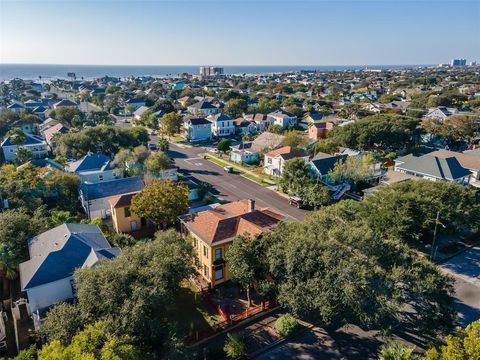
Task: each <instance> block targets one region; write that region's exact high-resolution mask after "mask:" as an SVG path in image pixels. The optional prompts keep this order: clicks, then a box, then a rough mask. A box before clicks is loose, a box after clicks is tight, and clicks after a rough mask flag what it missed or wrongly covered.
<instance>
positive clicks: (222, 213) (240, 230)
mask: <svg viewBox="0 0 480 360" xmlns="http://www.w3.org/2000/svg"><path fill="white" fill-rule="evenodd" d="M179 219H180V222H181V231H182V233H183V234H184V235H185V236H187V237H188V238H190V239H191V240H192V243H193V247H194V251H195V252H196V254H197V256H198V260H199V261H198V270H199V275H200V277H201V280H203V281H202V282H203V283H207V284H208V285H209V286H216V285H219V284H222V283H224V282H226V281H228V280H230V278H231V274H230V272H229V269H228V263H227V262H226V261H225V254H226V253H227V252H228V248H229V246H230V245H231V244H232V242H233V241H234V239H235V237H236V236H239V235H247V236H250V237H256V236H258V235H260V234H261V233H262V232H264V231H267V230H269V229H271V228H272V227H274V226H275V225H277V224H279V223H280V222H281V221H283V220H284V219H285V217H284V216H283V215H282V214H280V213H279V212H277V211H275V210H272V209H269V208H263V209H262V208H261V209H257V208H256V207H255V201H254V200H239V201H235V202H231V203H228V204H225V205H220V206H217V207H215V208H214V209H208V210H205V211H200V212H197V213H195V214H186V215H182V216H180V217H179Z"/></svg>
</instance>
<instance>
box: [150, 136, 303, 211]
mask: <svg viewBox="0 0 480 360" xmlns="http://www.w3.org/2000/svg"><path fill="white" fill-rule="evenodd" d="M151 138H152V141H153V142H156V141H158V140H157V139H156V138H155V137H153V136H152V137H151ZM203 152H205V150H204V149H203V148H201V147H197V148H181V147H179V146H177V145H175V144H170V150H169V151H168V155H169V156H170V157H171V158H173V159H174V160H175V165H177V166H178V167H179V172H180V173H182V174H183V175H185V176H189V177H191V178H194V179H197V180H198V181H204V182H208V183H210V184H211V185H212V186H213V189H214V190H213V193H214V194H215V195H218V196H220V197H221V198H223V199H225V200H228V201H235V200H240V199H253V200H255V201H256V204H257V205H258V206H260V207H270V208H273V209H276V210H278V211H280V212H281V213H282V214H284V215H287V216H288V217H290V218H292V219H294V220H303V219H304V218H305V215H306V213H307V212H306V211H305V210H300V209H297V208H295V207H293V206H291V205H290V204H289V203H288V200H287V199H286V198H284V197H282V196H280V195H278V194H277V193H276V192H274V191H273V190H270V189H267V188H265V187H262V186H260V185H258V184H256V183H254V182H253V181H250V180H248V179H246V178H244V177H242V176H240V174H229V173H227V172H225V171H224V170H223V168H222V167H221V166H219V165H217V164H214V163H212V162H210V161H208V160H205V159H203V157H200V154H201V153H203Z"/></svg>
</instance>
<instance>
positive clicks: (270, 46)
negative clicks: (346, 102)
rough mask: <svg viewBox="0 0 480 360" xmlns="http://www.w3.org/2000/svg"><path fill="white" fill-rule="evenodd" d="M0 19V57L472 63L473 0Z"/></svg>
mask: <svg viewBox="0 0 480 360" xmlns="http://www.w3.org/2000/svg"><path fill="white" fill-rule="evenodd" d="M0 23H1V25H0V62H1V63H37V64H40V63H46V64H49V63H51V64H52V63H53V64H119V65H120V64H125V65H177V64H178V65H194V64H222V65H294V64H298V65H344V64H352V65H353V64H436V63H440V62H448V61H449V59H450V58H453V57H462V58H467V60H468V61H470V60H480V0H470V1H462V0H437V1H435V0H417V1H402V0H376V1H364V0H336V1H321V0H319V1H315V0H256V1H253V0H250V1H234V0H217V1H201V0H196V1H187V0H176V1H173V0H163V1H162V0H159V1H137V0H131V1H113V0H112V1H101V0H97V1H67V0H65V1H42V0H36V1H6V0H0Z"/></svg>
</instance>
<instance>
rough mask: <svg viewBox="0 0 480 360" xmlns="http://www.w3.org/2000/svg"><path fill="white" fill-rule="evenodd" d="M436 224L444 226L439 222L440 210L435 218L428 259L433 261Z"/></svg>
mask: <svg viewBox="0 0 480 360" xmlns="http://www.w3.org/2000/svg"><path fill="white" fill-rule="evenodd" d="M438 225H442V227H443V228H445V225H443V224H442V223H441V222H440V210H438V211H437V217H436V219H435V229H434V230H433V241H432V250H431V251H430V261H433V260H434V258H435V253H436V251H435V240H436V239H437V228H438Z"/></svg>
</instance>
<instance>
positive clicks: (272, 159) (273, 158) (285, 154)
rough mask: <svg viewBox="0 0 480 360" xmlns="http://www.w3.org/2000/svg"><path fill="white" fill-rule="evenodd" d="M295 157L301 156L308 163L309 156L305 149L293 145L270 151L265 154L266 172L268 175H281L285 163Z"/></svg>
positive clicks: (264, 166)
mask: <svg viewBox="0 0 480 360" xmlns="http://www.w3.org/2000/svg"><path fill="white" fill-rule="evenodd" d="M294 158H301V159H303V161H305V163H307V162H308V158H309V156H308V153H307V152H306V151H305V150H301V149H295V148H292V147H291V146H283V147H280V148H277V149H274V150H272V151H269V152H268V153H266V154H265V156H264V161H263V169H264V172H265V173H266V174H268V175H271V176H275V177H279V176H281V175H282V171H283V167H284V166H285V163H286V162H287V161H288V160H290V159H294Z"/></svg>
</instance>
